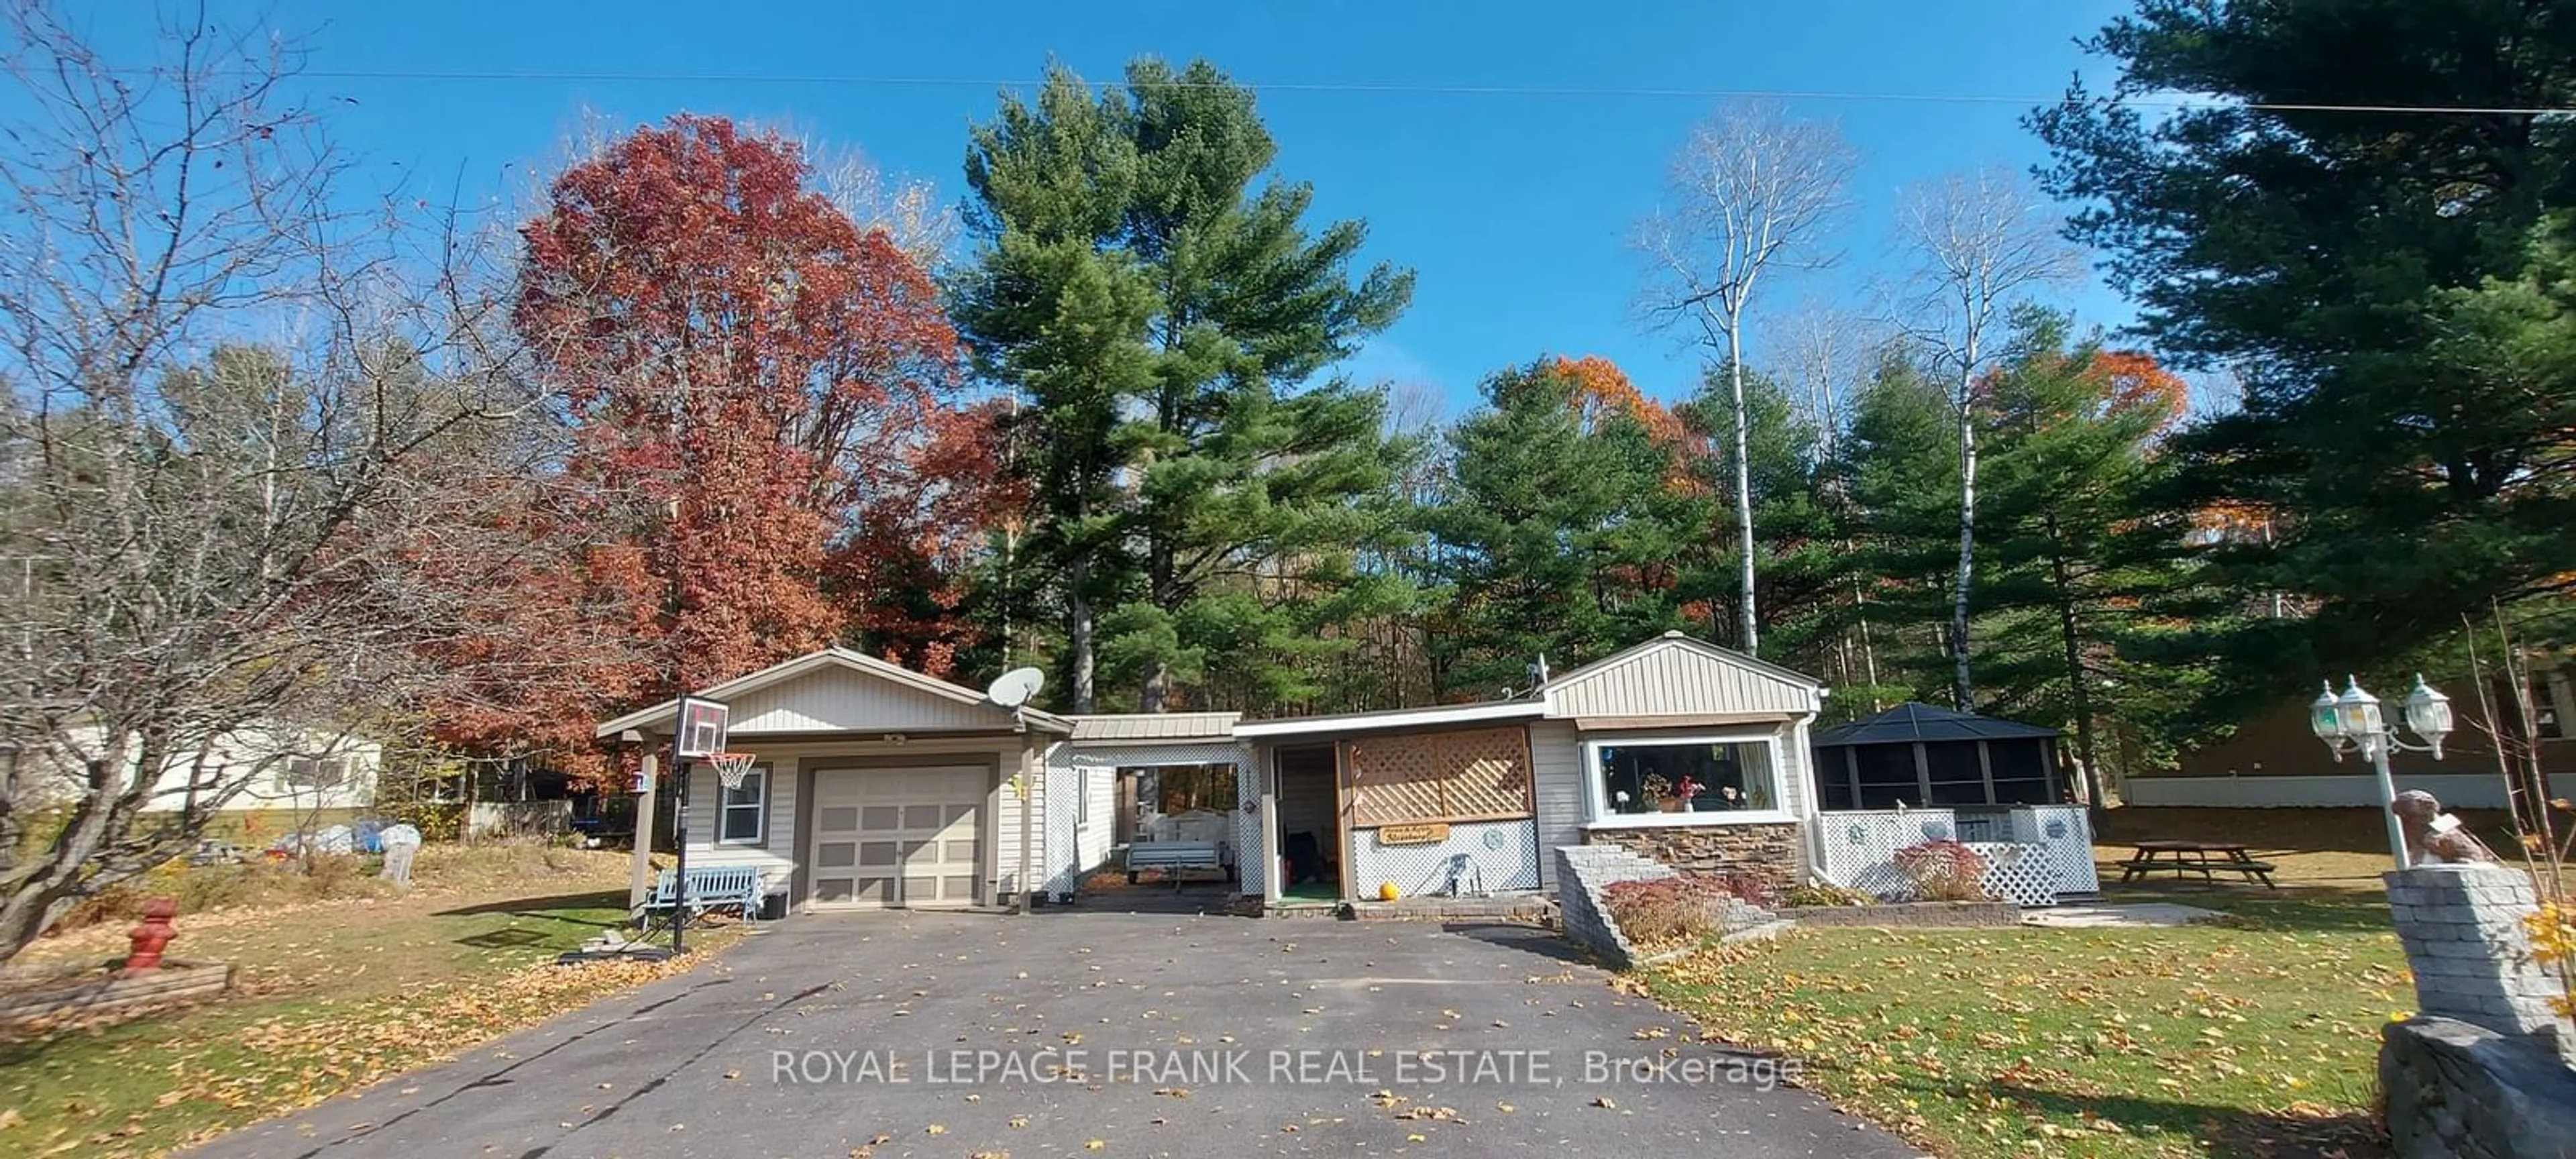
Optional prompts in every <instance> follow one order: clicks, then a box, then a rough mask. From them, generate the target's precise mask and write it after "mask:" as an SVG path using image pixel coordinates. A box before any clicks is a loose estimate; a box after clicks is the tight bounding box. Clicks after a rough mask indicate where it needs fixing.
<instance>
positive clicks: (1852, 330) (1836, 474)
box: [1776, 299, 1888, 689]
mask: <svg viewBox="0 0 2576 1159" xmlns="http://www.w3.org/2000/svg"><path fill="white" fill-rule="evenodd" d="M1776 325H1777V326H1778V327H1779V330H1780V349H1781V351H1782V353H1781V356H1780V358H1779V359H1778V365H1779V366H1780V368H1781V370H1782V379H1783V382H1784V385H1786V386H1788V387H1789V388H1790V390H1791V391H1792V392H1793V394H1792V397H1793V398H1795V399H1796V400H1797V403H1798V405H1799V406H1800V407H1801V408H1802V409H1804V410H1805V411H1806V412H1807V419H1808V421H1809V422H1810V423H1811V424H1813V425H1814V427H1815V430H1816V458H1817V461H1818V462H1819V463H1820V464H1822V465H1824V466H1825V468H1826V469H1824V470H1820V471H1818V472H1817V478H1818V481H1819V482H1820V484H1821V485H1822V487H1823V489H1824V496H1823V497H1824V499H1825V501H1826V502H1827V503H1828V504H1829V505H1830V506H1831V507H1832V508H1835V509H1845V508H1847V507H1848V505H1849V503H1850V499H1851V495H1850V491H1851V487H1850V479H1849V478H1848V477H1847V476H1846V473H1845V472H1844V471H1843V469H1842V452H1843V435H1844V432H1845V431H1846V430H1847V429H1848V428H1849V427H1850V423H1851V417H1850V414H1849V410H1850V405H1851V394H1850V388H1851V384H1852V383H1853V382H1854V381H1855V380H1856V379H1858V378H1860V377H1861V376H1862V375H1861V372H1862V371H1863V370H1864V369H1865V368H1866V367H1868V366H1870V365H1871V364H1872V363H1873V361H1874V360H1875V359H1877V358H1878V357H1879V356H1880V355H1881V354H1883V353H1884V351H1885V346H1886V343H1887V341H1888V336H1887V334H1886V332H1885V330H1884V328H1883V327H1882V326H1881V325H1880V324H1879V323H1877V322H1874V321H1872V320H1871V319H1868V318H1866V317H1863V316H1862V315H1861V314H1860V313H1858V312H1856V311H1852V310H1846V309H1843V308H1841V307H1838V306H1835V305H1833V304H1831V303H1828V302H1822V301H1817V300H1814V299H1808V300H1804V301H1801V302H1799V303H1798V304H1797V305H1796V306H1794V307H1792V308H1791V309H1790V310H1789V311H1788V312H1787V313H1785V314H1781V315H1779V316H1778V321H1777V323H1776ZM1846 522H1848V520H1846ZM1859 550H1860V545H1859V544H1858V543H1856V542H1854V541H1853V540H1852V539H1851V537H1850V536H1849V535H1845V536H1844V537H1843V538H1842V552H1843V555H1844V557H1845V558H1846V559H1850V558H1855V557H1856V556H1857V554H1858V552H1859ZM1849 586H1850V589H1851V591H1850V595H1851V602H1852V609H1851V623H1852V630H1851V631H1850V632H1846V633H1844V634H1843V635H1842V638H1841V639H1840V640H1839V641H1837V642H1836V645H1835V649H1834V651H1835V655H1836V659H1837V661H1838V663H1839V665H1840V667H1841V672H1840V674H1839V675H1840V679H1841V681H1842V683H1843V684H1845V685H1851V684H1854V683H1858V684H1861V685H1863V686H1865V687H1868V688H1873V689H1875V688H1877V687H1878V648H1877V644H1876V642H1875V641H1874V640H1872V639H1871V637H1870V620H1869V591H1868V588H1867V586H1866V584H1865V582H1864V580H1863V578H1862V576H1861V574H1860V571H1859V569H1852V572H1851V574H1850V576H1849Z"/></svg>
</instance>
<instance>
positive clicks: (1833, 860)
mask: <svg viewBox="0 0 2576 1159" xmlns="http://www.w3.org/2000/svg"><path fill="white" fill-rule="evenodd" d="M1980 821H1981V822H1982V824H1981V825H1980V826H1979V828H1978V831H1977V832H1972V833H1962V832H1961V830H1960V825H1959V818H1958V816H1957V815H1956V814H1954V813H1952V812H1951V811H1950V810H1948V809H1904V810H1898V809H1854V810H1846V811H1838V812H1828V813H1820V814H1818V815H1817V817H1816V826H1817V829H1818V831H1819V837H1820V840H1819V841H1818V844H1819V845H1820V846H1821V847H1822V852H1823V856H1822V858H1821V860H1820V862H1819V864H1818V866H1817V871H1818V872H1819V873H1820V874H1821V875H1822V876H1823V877H1824V878H1825V880H1827V881H1830V882H1833V883H1834V884H1836V885H1840V886H1843V887H1846V888H1849V889H1857V890H1860V891H1861V892H1863V893H1867V894H1870V895H1872V896H1875V897H1880V898H1904V897H1910V896H1912V895H1913V893H1914V883H1913V881H1912V880H1910V879H1908V878H1907V877H1906V876H1905V873H1904V871H1903V870H1900V869H1898V868H1897V867H1896V851H1897V850H1899V849H1903V848H1905V847H1906V846H1908V845H1916V844H1920V843H1922V842H1925V841H1943V840H1964V843H1965V844H1966V845H1967V846H1968V847H1969V848H1970V849H1974V850H1977V851H1978V853H1979V855H1981V856H1983V857H1985V859H1986V862H1987V869H1986V875H1985V879H1984V881H1985V886H1986V892H1988V893H1991V894H1994V895H1995V896H1997V897H2002V898H2008V899H2010V900H2012V901H2015V902H2018V903H2020V904H2022V905H2026V906H2039V905H2055V904H2057V898H2058V896H2059V895H2061V894H2070V893H2091V892H2095V891H2097V890H2099V889H2100V888H2101V885H2100V883H2099V882H2098V881H2097V879H2096V878H2095V876H2094V870H2093V835H2092V830H2091V828H2090V827H2089V826H2088V825H2087V824H2086V823H2085V817H2084V810H2083V809H2082V808H2081V807H2076V806H2049V807H2025V808H2017V809H2014V810H2013V811H2012V813H2011V815H2010V817H2009V818H2006V819H2000V820H1989V819H1987V818H1985V817H1982V816H1981V817H1980ZM1985 836H1993V837H1997V838H2006V837H2008V838H2009V839H2008V840H1991V841H1988V840H1977V838H1979V837H1985ZM2007 861H2008V862H2009V864H2006V862H2007ZM2040 899H2045V900H2040Z"/></svg>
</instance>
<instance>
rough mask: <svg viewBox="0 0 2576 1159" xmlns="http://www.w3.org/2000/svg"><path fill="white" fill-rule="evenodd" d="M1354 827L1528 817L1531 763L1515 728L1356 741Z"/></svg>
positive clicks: (1525, 743)
mask: <svg viewBox="0 0 2576 1159" xmlns="http://www.w3.org/2000/svg"><path fill="white" fill-rule="evenodd" d="M1350 759H1351V825H1352V826H1353V827H1355V828H1360V829H1369V828H1375V827H1377V826H1381V825H1403V824H1410V823H1413V822H1420V821H1470V820H1490V819H1499V818H1505V817H1527V816H1529V815H1530V763H1529V761H1530V758H1529V744H1528V741H1527V737H1526V734H1524V733H1523V732H1522V731H1521V730H1520V729H1517V728H1487V729H1477V730H1475V731H1472V732H1438V733H1421V734H1417V735H1413V736H1390V737H1378V738H1373V739H1365V740H1358V741H1353V742H1352V743H1351V758H1350Z"/></svg>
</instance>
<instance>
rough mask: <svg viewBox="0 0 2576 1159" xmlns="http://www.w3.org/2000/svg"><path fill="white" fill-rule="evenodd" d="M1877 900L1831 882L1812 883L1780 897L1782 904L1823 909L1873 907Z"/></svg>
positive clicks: (1793, 889) (1791, 890)
mask: <svg viewBox="0 0 2576 1159" xmlns="http://www.w3.org/2000/svg"><path fill="white" fill-rule="evenodd" d="M1877 901H1878V899H1877V898H1874V897H1871V896H1870V895H1868V894H1866V893H1863V892H1861V891H1859V890H1857V889H1845V888H1843V887H1842V886H1839V885H1835V884H1834V883H1832V882H1830V881H1811V882H1808V883H1806V884H1804V885H1800V886H1797V887H1795V888H1792V889H1790V890H1789V891H1788V892H1787V893H1784V894H1781V895H1780V904H1782V905H1790V906H1802V907H1810V908H1823V907H1827V906H1849V905H1871V904H1875V903H1876V902H1877Z"/></svg>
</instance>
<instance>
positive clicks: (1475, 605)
mask: <svg viewBox="0 0 2576 1159" xmlns="http://www.w3.org/2000/svg"><path fill="white" fill-rule="evenodd" d="M1569 367H1570V364H1568V363H1565V362H1564V361H1562V360H1556V359H1544V360H1541V361H1539V362H1537V363H1533V364H1532V365H1530V366H1528V367H1522V368H1515V369H1512V370H1507V371H1504V372H1503V373H1501V374H1498V375H1495V376H1494V377H1493V378H1492V379H1490V380H1488V381H1487V382H1486V384H1485V388H1484V393H1485V399H1486V406H1485V407H1484V408H1483V409H1481V410H1479V411H1477V412H1476V413H1474V414H1471V415H1469V416H1467V417H1466V418H1464V419H1462V420H1461V421H1459V422H1458V424H1457V425H1456V426H1455V427H1453V428H1452V429H1451V431H1450V433H1449V444H1450V446H1449V451H1450V459H1451V466H1450V477H1449V479H1448V480H1447V485H1446V487H1445V488H1444V490H1443V493H1442V495H1441V497H1440V501H1439V502H1438V503H1437V504H1436V505H1434V506H1432V507H1431V508H1430V509H1429V510H1428V511H1427V512H1426V520H1427V523H1428V525H1429V527H1430V529H1431V531H1432V534H1433V537H1434V540H1435V542H1436V544H1437V545H1438V553H1437V556H1436V558H1437V560H1438V561H1439V568H1440V571H1441V574H1442V579H1443V584H1442V589H1441V591H1440V596H1441V598H1442V604H1443V611H1442V612H1441V613H1440V615H1439V616H1438V618H1437V624H1436V627H1435V629H1434V632H1433V637H1432V642H1431V644H1432V652H1433V654H1434V657H1435V664H1436V666H1437V667H1438V669H1439V670H1440V671H1441V673H1442V681H1443V687H1442V692H1443V693H1444V694H1447V695H1451V696H1461V697H1477V696H1492V695H1495V694H1496V693H1498V692H1500V691H1501V690H1502V689H1505V688H1515V689H1525V688H1527V687H1529V678H1528V666H1529V665H1530V664H1532V663H1533V662H1535V661H1537V660H1538V659H1539V658H1540V657H1541V656H1545V657H1546V658H1547V660H1548V662H1549V663H1550V664H1551V665H1554V666H1555V667H1557V668H1558V669H1559V670H1562V669H1563V668H1565V667H1567V666H1570V665H1573V664H1577V663H1581V662H1583V661H1587V660H1596V659H1599V658H1600V657H1602V656H1606V655H1609V654H1610V653H1612V652H1615V651H1617V650H1619V649H1620V648H1624V647H1627V646H1628V645H1630V644H1633V643H1635V642H1637V641H1638V640H1641V639H1644V638H1646V637H1647V636H1650V635H1652V634H1654V633H1656V632H1660V631H1663V630H1665V629H1668V628H1676V627H1680V626H1682V624H1681V607H1680V599H1679V595H1678V591H1677V583H1678V580H1679V578H1680V569H1679V567H1678V566H1677V565H1676V562H1675V561H1676V560H1677V559H1678V558H1679V557H1680V555H1681V553H1682V551H1683V548H1684V544H1685V540H1686V536H1687V535H1688V534H1689V531H1690V529H1691V528H1692V526H1693V524H1694V522H1696V523H1697V524H1699V525H1701V526H1705V525H1706V522H1707V521H1706V519H1705V518H1702V519H1700V520H1697V521H1693V520H1690V519H1688V518H1686V517H1681V516H1680V515H1679V514H1678V512H1679V510H1680V509H1681V508H1682V506H1683V497H1682V496H1680V495H1679V494H1678V493H1677V491H1676V489H1675V488H1674V487H1673V486H1672V482H1673V465H1674V460H1673V457H1672V454H1671V452H1670V450H1669V449H1668V448H1667V447H1666V446H1664V445H1661V444H1659V443H1658V441H1657V440H1656V438H1655V437H1654V435H1653V434H1652V432H1651V431H1650V430H1649V429H1648V427H1647V425H1646V424H1645V423H1644V422H1643V421H1641V420H1640V419H1639V418H1638V417H1637V416H1636V415H1635V414H1634V413H1633V412H1631V411H1629V410H1627V409H1625V408H1622V407H1615V406H1600V405H1595V403H1596V401H1597V399H1596V396H1594V395H1592V394H1589V393H1587V391H1586V389H1585V386H1584V383H1583V381H1582V380H1581V379H1580V378H1579V377H1578V376H1577V375H1576V374H1575V373H1573V372H1572V371H1571V370H1570V368H1569Z"/></svg>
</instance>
